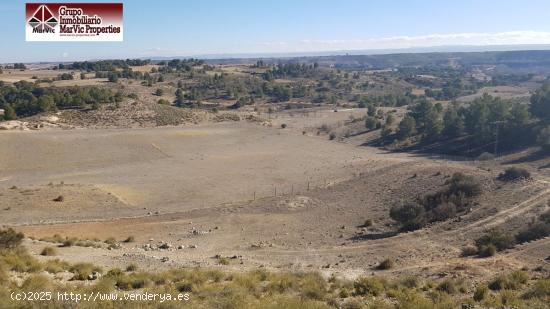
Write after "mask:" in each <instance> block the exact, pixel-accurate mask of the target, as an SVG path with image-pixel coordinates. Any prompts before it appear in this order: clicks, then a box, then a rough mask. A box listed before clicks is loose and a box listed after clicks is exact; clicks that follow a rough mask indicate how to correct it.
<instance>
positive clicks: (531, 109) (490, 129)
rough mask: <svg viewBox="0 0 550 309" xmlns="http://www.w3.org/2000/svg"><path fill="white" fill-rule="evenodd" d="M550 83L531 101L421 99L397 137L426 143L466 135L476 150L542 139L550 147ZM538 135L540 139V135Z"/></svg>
mask: <svg viewBox="0 0 550 309" xmlns="http://www.w3.org/2000/svg"><path fill="white" fill-rule="evenodd" d="M549 123H550V86H544V87H542V88H541V89H539V90H538V91H537V92H536V93H535V94H534V95H533V96H532V98H531V104H522V103H514V102H510V101H505V100H502V99H500V98H497V97H492V96H489V95H487V94H485V95H483V96H482V97H480V98H478V99H476V100H474V101H473V102H471V103H470V104H468V105H464V106H458V104H456V103H455V104H451V106H449V107H448V108H447V109H445V110H444V109H443V107H442V106H441V104H439V103H438V104H433V103H432V102H430V101H428V100H421V101H420V102H418V103H417V104H415V105H413V106H412V107H411V108H410V110H409V112H408V113H407V115H406V116H405V117H404V119H403V120H402V121H401V122H400V124H399V128H398V130H397V133H396V136H395V137H397V138H398V139H399V140H405V139H407V138H409V137H412V136H417V137H420V138H421V140H422V141H423V142H426V143H433V142H438V141H443V140H449V139H455V138H466V140H465V142H466V143H467V144H468V145H469V148H471V149H472V150H474V149H478V150H484V149H492V147H494V146H495V143H497V139H498V144H497V145H496V146H498V149H499V150H507V149H513V148H515V147H518V146H525V145H530V144H533V143H534V142H535V141H537V140H538V142H539V144H540V145H542V146H544V147H549V146H550V128H549V127H548V124H549ZM537 136H538V138H537Z"/></svg>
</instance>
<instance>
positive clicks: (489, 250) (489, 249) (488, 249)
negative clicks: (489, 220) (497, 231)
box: [477, 244, 498, 257]
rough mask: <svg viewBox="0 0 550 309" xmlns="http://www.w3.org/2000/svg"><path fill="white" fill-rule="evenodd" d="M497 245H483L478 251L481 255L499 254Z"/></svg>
mask: <svg viewBox="0 0 550 309" xmlns="http://www.w3.org/2000/svg"><path fill="white" fill-rule="evenodd" d="M497 251H498V250H497V247H495V245H493V244H489V245H483V246H481V247H479V248H478V249H477V253H478V254H479V256H480V257H491V256H494V255H495V254H497Z"/></svg>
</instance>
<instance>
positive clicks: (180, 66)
mask: <svg viewBox="0 0 550 309" xmlns="http://www.w3.org/2000/svg"><path fill="white" fill-rule="evenodd" d="M203 64H204V60H199V59H193V58H189V59H172V60H170V61H168V62H164V61H161V62H159V65H161V68H160V69H159V71H161V72H173V71H176V72H182V71H184V72H190V71H191V70H192V69H193V67H194V66H201V65H203Z"/></svg>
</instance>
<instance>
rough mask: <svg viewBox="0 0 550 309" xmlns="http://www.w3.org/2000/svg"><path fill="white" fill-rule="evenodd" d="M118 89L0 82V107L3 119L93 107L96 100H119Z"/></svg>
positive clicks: (97, 101) (112, 101) (111, 101)
mask: <svg viewBox="0 0 550 309" xmlns="http://www.w3.org/2000/svg"><path fill="white" fill-rule="evenodd" d="M122 99H123V95H122V93H121V92H113V91H111V90H110V89H106V88H98V87H68V88H54V87H49V88H43V87H38V86H36V85H35V84H33V83H29V82H25V81H20V82H16V83H14V84H13V85H6V84H4V83H3V82H0V108H1V109H4V110H5V113H4V116H3V117H4V120H12V119H17V118H18V117H28V116H32V115H35V114H38V113H41V112H49V111H55V110H57V109H66V108H83V107H86V106H91V107H92V108H97V107H98V105H99V104H103V103H115V102H120V101H122Z"/></svg>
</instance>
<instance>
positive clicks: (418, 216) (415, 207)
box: [390, 203, 426, 231]
mask: <svg viewBox="0 0 550 309" xmlns="http://www.w3.org/2000/svg"><path fill="white" fill-rule="evenodd" d="M390 217H391V218H392V219H393V220H395V221H397V222H399V223H401V225H402V227H401V230H403V231H412V230H416V229H419V228H422V227H424V225H426V211H425V210H424V207H423V206H422V205H419V204H417V203H406V204H403V205H400V206H394V207H392V208H391V209H390Z"/></svg>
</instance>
